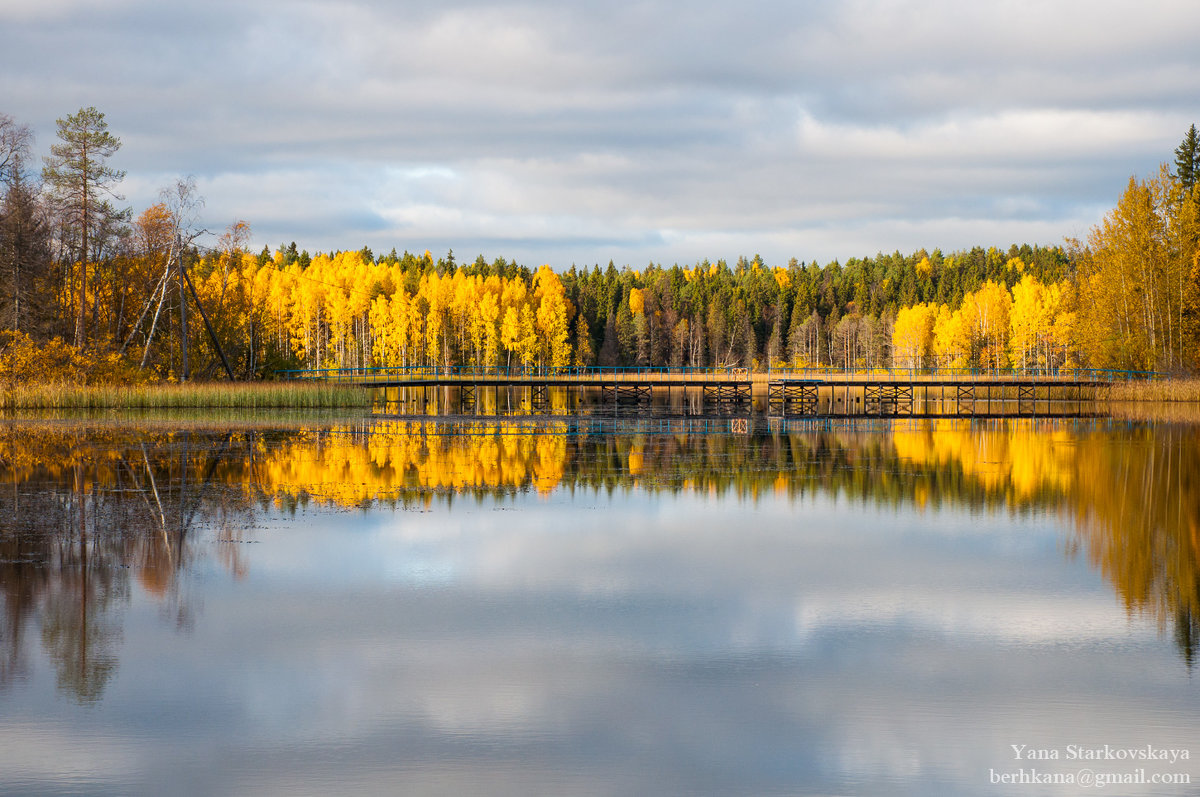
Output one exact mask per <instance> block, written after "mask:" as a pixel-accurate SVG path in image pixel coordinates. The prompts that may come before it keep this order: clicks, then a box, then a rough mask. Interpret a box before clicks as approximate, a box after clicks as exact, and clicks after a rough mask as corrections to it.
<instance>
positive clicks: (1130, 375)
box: [768, 365, 1162, 382]
mask: <svg viewBox="0 0 1200 797" xmlns="http://www.w3.org/2000/svg"><path fill="white" fill-rule="evenodd" d="M768 373H769V374H770V375H771V376H779V377H788V376H797V377H803V378H817V377H835V378H836V377H841V378H845V379H850V378H853V379H879V380H881V381H885V380H897V379H908V380H914V381H922V380H930V379H977V380H987V379H1029V380H1042V379H1044V380H1064V381H1066V380H1070V381H1095V382H1117V381H1129V380H1134V379H1156V378H1159V377H1161V376H1162V374H1160V373H1158V372H1157V371H1126V370H1118V369H1113V368H949V367H930V368H837V367H833V366H828V365H821V366H794V367H792V366H789V367H783V368H771V369H770V371H769V372H768Z"/></svg>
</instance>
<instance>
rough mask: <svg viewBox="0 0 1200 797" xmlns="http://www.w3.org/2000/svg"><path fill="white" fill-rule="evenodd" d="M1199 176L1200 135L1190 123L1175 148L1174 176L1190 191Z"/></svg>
mask: <svg viewBox="0 0 1200 797" xmlns="http://www.w3.org/2000/svg"><path fill="white" fill-rule="evenodd" d="M1197 177H1200V136H1197V133H1196V126H1195V125H1192V126H1191V127H1190V128H1189V129H1188V131H1187V135H1186V136H1184V137H1183V141H1182V142H1180V144H1179V146H1178V147H1176V148H1175V178H1176V179H1178V180H1179V182H1180V183H1182V184H1183V187H1184V188H1185V189H1187V190H1188V191H1190V190H1191V189H1192V186H1194V185H1195V184H1196V178H1197Z"/></svg>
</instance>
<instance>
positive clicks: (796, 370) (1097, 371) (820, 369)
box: [275, 365, 1162, 382]
mask: <svg viewBox="0 0 1200 797" xmlns="http://www.w3.org/2000/svg"><path fill="white" fill-rule="evenodd" d="M275 375H276V377H277V378H279V379H302V380H320V381H333V382H374V381H379V382H384V381H404V380H406V379H413V380H416V379H440V378H445V379H453V380H458V379H469V378H471V377H481V378H493V379H497V378H512V377H516V378H538V377H550V378H560V379H561V378H567V379H569V378H571V377H577V378H580V379H584V378H589V377H590V378H597V377H608V376H611V377H613V378H614V379H629V378H637V377H647V378H649V379H654V378H666V377H671V376H682V377H704V376H724V377H728V378H732V379H739V378H740V379H749V378H750V377H751V371H750V369H748V368H740V367H716V368H693V367H678V366H644V365H643V366H616V367H605V368H599V367H570V368H537V367H526V366H513V367H505V366H497V367H484V366H472V365H452V366H436V365H435V366H417V365H413V366H378V367H368V368H306V369H292V370H281V371H276V372H275ZM754 375H757V376H767V377H768V378H771V377H781V378H787V377H799V378H805V379H817V378H838V377H840V378H843V379H851V378H853V379H864V378H865V379H879V380H881V381H886V380H897V379H907V380H914V381H922V380H928V379H978V380H987V379H1038V380H1041V379H1045V380H1074V381H1098V382H1099V381H1103V382H1117V381H1128V380H1134V379H1155V378H1158V377H1160V376H1162V374H1160V373H1158V372H1155V371H1126V370H1117V369H1111V368H1014V369H996V368H945V367H932V368H835V367H832V366H827V365H823V366H794V367H783V368H778V367H775V368H771V369H770V370H768V371H765V372H757V373H756V374H754Z"/></svg>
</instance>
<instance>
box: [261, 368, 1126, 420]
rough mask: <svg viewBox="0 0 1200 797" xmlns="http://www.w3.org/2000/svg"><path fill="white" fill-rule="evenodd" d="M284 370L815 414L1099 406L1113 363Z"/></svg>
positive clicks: (1053, 411) (985, 413)
mask: <svg viewBox="0 0 1200 797" xmlns="http://www.w3.org/2000/svg"><path fill="white" fill-rule="evenodd" d="M281 375H282V376H284V377H285V378H296V379H306V380H311V379H317V380H331V381H338V382H343V383H351V384H355V385H360V386H362V387H372V388H402V389H405V391H406V392H407V391H408V390H409V389H418V390H422V391H423V390H425V389H428V388H457V390H458V393H457V401H458V404H459V406H460V408H470V407H473V406H476V402H477V401H478V399H479V396H480V393H481V391H485V390H496V391H499V390H511V389H518V390H521V391H522V392H523V393H524V392H525V391H528V393H527V395H528V396H529V398H530V401H531V403H532V404H533V405H535V406H536V405H544V404H545V403H547V402H548V399H549V396H550V391H552V390H567V391H575V392H577V393H583V392H585V391H586V392H588V393H590V394H591V395H592V396H597V394H598V398H599V401H600V403H601V404H606V403H611V404H614V405H615V404H631V403H632V404H649V403H650V402H651V401H652V400H653V397H654V395H655V394H656V393H659V394H663V393H665V395H666V398H667V400H668V401H669V400H670V398H671V396H672V394H676V393H678V394H682V395H685V396H694V397H696V398H698V399H699V400H700V402H701V404H702V405H703V406H714V407H719V408H721V409H723V410H728V409H731V408H736V407H737V406H739V405H746V407H747V409H749V408H750V407H751V406H753V403H754V402H755V400H756V399H757V400H758V401H759V402H760V404H761V405H762V406H764V407H765V409H766V410H767V412H768V414H770V415H777V416H783V417H822V418H861V417H875V418H963V417H1082V416H1089V415H1098V414H1100V413H1099V412H1098V411H1097V402H1098V401H1103V400H1104V399H1105V398H1107V388H1108V387H1109V386H1110V385H1111V384H1112V382H1113V372H1103V371H1075V370H1071V371H1056V372H1053V373H1051V372H1043V371H1030V372H1022V373H984V372H965V371H964V372H941V373H937V372H934V373H917V372H913V371H907V370H905V371H886V372H884V371H875V372H871V373H868V374H861V373H853V372H833V371H830V370H827V369H821V370H819V371H817V370H814V371H799V372H785V373H782V374H780V373H770V374H764V373H756V374H752V373H750V372H749V371H748V370H747V369H741V368H726V369H691V368H616V369H595V368H578V369H563V370H559V371H555V372H551V373H536V372H530V371H524V370H520V369H514V370H508V369H496V368H488V369H483V368H478V369H477V368H445V369H441V368H404V369H389V368H379V369H330V370H325V371H291V372H281Z"/></svg>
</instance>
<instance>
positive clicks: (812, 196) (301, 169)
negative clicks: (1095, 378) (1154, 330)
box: [0, 0, 1200, 266]
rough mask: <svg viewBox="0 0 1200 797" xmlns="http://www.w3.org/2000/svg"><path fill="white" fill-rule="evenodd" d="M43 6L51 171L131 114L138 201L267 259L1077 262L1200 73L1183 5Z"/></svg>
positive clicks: (22, 32) (1195, 15)
mask: <svg viewBox="0 0 1200 797" xmlns="http://www.w3.org/2000/svg"><path fill="white" fill-rule="evenodd" d="M43 6H44V7H45V11H42V10H38V11H37V13H34V12H33V11H31V9H33V8H34V6H31V5H29V4H9V5H7V6H6V7H5V11H4V12H0V16H2V15H3V14H4V13H7V14H8V16H7V17H4V18H5V19H6V20H7V21H8V22H9V23H10V24H8V25H7V27H8V30H7V31H6V32H11V33H12V36H11V38H12V40H13V43H12V46H8V47H5V48H4V49H3V50H0V96H4V97H6V98H7V99H6V102H7V105H8V107H5V108H3V109H2V110H4V111H5V112H7V113H9V114H11V115H13V116H14V117H15V118H17V119H19V120H21V121H25V122H28V123H30V124H32V125H33V126H34V127H35V128H36V130H37V132H38V136H39V142H38V146H39V149H41V150H42V151H45V150H46V149H47V148H48V146H49V143H50V141H51V140H52V139H53V120H54V118H56V117H59V116H62V115H65V114H67V113H70V112H72V111H73V110H74V109H75V108H77V107H80V106H81V105H96V106H97V107H99V108H100V109H101V110H103V111H105V112H106V114H108V118H109V122H110V126H111V127H112V129H113V132H114V133H116V134H117V135H119V136H121V137H122V138H123V139H124V141H125V144H126V146H125V148H124V149H123V150H122V151H121V152H120V153H119V154H118V156H117V157H116V159H115V160H116V161H117V162H116V164H115V165H117V166H118V167H120V168H125V169H127V170H128V172H129V177H130V180H129V185H130V186H131V187H130V189H129V190H128V192H127V193H129V195H130V201H131V202H132V203H134V204H135V205H136V204H137V203H139V202H144V201H146V199H147V198H152V197H153V193H154V192H146V191H143V190H142V189H141V188H136V189H135V188H134V187H133V186H142V185H144V184H148V183H152V182H154V181H156V180H158V179H159V178H160V177H161V176H162V175H167V174H172V173H177V174H186V173H194V174H196V175H197V176H198V177H199V178H200V182H201V186H202V187H203V188H204V189H205V190H206V191H208V192H209V193H208V200H209V203H208V213H209V214H210V215H211V216H213V217H214V218H216V219H220V220H224V219H228V220H232V219H234V218H246V219H248V220H250V221H251V223H252V224H253V225H254V227H255V229H256V231H258V233H259V234H261V236H262V238H261V239H259V240H258V241H257V244H258V245H261V244H263V243H267V244H270V245H275V244H277V243H278V242H279V241H281V240H288V241H290V240H296V241H297V242H298V243H300V244H301V245H302V246H306V247H308V248H309V249H312V250H316V249H323V250H324V249H332V248H357V247H358V246H361V245H362V244H363V243H368V244H369V245H371V246H372V247H373V248H375V249H376V250H387V249H390V248H391V247H392V246H397V247H399V248H409V249H414V250H418V251H420V250H424V249H425V248H426V247H429V248H431V249H434V250H439V249H441V250H444V249H445V248H449V247H453V248H454V249H455V250H456V251H459V252H460V253H462V252H483V253H484V254H485V256H488V257H494V256H498V255H504V256H508V257H516V258H518V259H520V260H522V261H523V262H530V263H533V262H543V261H549V262H551V263H553V264H555V265H561V266H565V265H566V264H568V263H570V262H572V261H574V262H580V263H584V262H597V261H598V262H606V261H607V260H608V259H609V258H614V259H616V260H617V261H618V262H629V263H633V264H638V265H640V264H642V263H644V262H646V261H647V260H648V259H651V258H653V259H656V260H666V261H675V260H681V261H683V260H690V259H695V258H698V257H709V258H712V259H716V258H720V257H725V258H732V257H736V256H737V255H738V254H749V253H751V252H761V253H762V254H763V255H764V256H766V257H767V258H768V259H770V260H772V261H774V262H783V261H786V259H787V258H788V257H790V256H793V255H794V256H797V257H804V258H806V259H811V258H814V257H815V258H817V259H819V260H822V261H824V260H829V259H833V258H835V257H839V258H843V259H844V258H846V257H849V256H854V255H863V254H870V253H871V252H873V251H875V250H877V249H882V250H886V251H891V250H893V249H896V248H900V249H902V250H903V249H905V248H907V247H909V246H913V245H915V246H925V247H934V246H938V247H941V248H943V249H954V248H959V247H964V246H971V245H974V244H981V245H985V246H986V245H1001V246H1004V245H1007V244H1008V243H1012V242H1029V243H1043V244H1045V243H1050V244H1052V243H1056V242H1058V241H1059V240H1061V238H1062V236H1063V235H1067V234H1078V233H1079V230H1078V229H1076V227H1077V226H1078V225H1080V224H1082V225H1083V226H1084V228H1085V229H1086V226H1087V225H1089V224H1091V223H1095V222H1096V221H1098V218H1099V217H1098V215H1097V213H1096V211H1097V209H1098V208H1101V209H1102V208H1104V207H1106V206H1109V205H1111V203H1112V202H1114V201H1115V198H1116V195H1117V193H1118V192H1119V191H1120V189H1121V187H1122V185H1123V183H1124V181H1125V180H1126V179H1127V178H1128V176H1129V175H1130V174H1133V173H1138V174H1145V173H1147V172H1149V171H1150V170H1151V169H1153V168H1154V167H1155V166H1156V164H1157V163H1158V162H1160V161H1163V160H1166V159H1168V158H1169V157H1170V155H1171V151H1172V149H1173V147H1174V146H1175V145H1176V144H1177V143H1178V140H1179V138H1180V137H1181V136H1182V134H1183V131H1184V130H1186V128H1187V126H1188V125H1189V124H1191V123H1192V122H1193V121H1195V119H1194V118H1193V117H1194V113H1195V112H1194V104H1192V99H1193V96H1194V91H1193V90H1192V88H1193V84H1194V76H1195V74H1196V73H1197V72H1198V71H1200V54H1198V53H1197V51H1196V49H1195V48H1194V47H1193V46H1191V43H1190V38H1189V36H1190V34H1189V31H1194V30H1196V29H1197V27H1200V7H1197V8H1192V7H1190V6H1189V7H1185V8H1180V7H1178V4H1176V3H1171V2H1165V0H1164V1H1163V2H1150V3H1144V4H1139V5H1137V6H1129V5H1127V4H1118V3H1109V4H1101V5H1099V6H1097V5H1095V4H1091V3H1088V4H1080V3H1075V2H1056V3H1042V2H1024V0H1022V1H1021V2H1015V3H1008V4H1004V5H980V4H962V3H951V2H935V3H915V2H875V1H874V0H859V1H858V2H853V3H845V4H839V5H836V6H829V5H826V4H819V3H779V2H766V1H765V0H764V1H763V2H750V3H745V4H741V5H738V6H736V7H735V6H730V5H728V4H717V3H687V4H684V3H680V2H678V1H677V0H659V1H658V2H653V3H645V4H638V5H629V6H618V7H613V6H611V4H601V3H598V2H590V1H589V2H573V3H566V4H564V3H543V2H538V1H537V0H527V1H526V2H519V3H507V4H504V5H496V4H494V3H482V2H478V3H477V2H473V1H472V0H456V2H452V3H449V4H446V3H437V4H435V3H420V2H413V3H406V4H404V5H402V6H397V5H394V4H390V3H382V2H370V1H369V0H361V1H360V2H351V3H332V2H325V1H324V0H313V2H306V3H300V4H296V3H278V2H268V3H263V4H255V5H251V6H245V5H242V4H234V3H229V2H217V3H207V4H199V3H194V2H185V3H178V4H172V5H168V6H164V5H156V4H150V3H148V2H139V1H138V0H128V2H125V3H124V4H122V5H115V6H114V5H111V4H105V5H103V6H100V5H98V4H93V3H88V2H82V0H81V2H77V3H67V2H65V0H63V1H60V2H54V3H51V4H49V5H47V4H40V5H39V6H38V9H42V7H43ZM68 10H69V12H70V13H66V11H68ZM49 52H53V53H54V57H53V58H50V57H48V56H47V53H49ZM451 175H452V176H451ZM167 182H169V180H167ZM155 191H156V189H155ZM1066 226H1071V227H1072V229H1064V227H1066ZM926 235H928V236H930V237H928V238H924V237H922V238H921V240H919V241H917V240H916V239H917V238H918V237H920V236H926ZM993 236H1005V237H1003V238H996V237H993ZM364 239H365V240H364ZM706 247H720V248H719V249H714V250H706Z"/></svg>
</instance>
